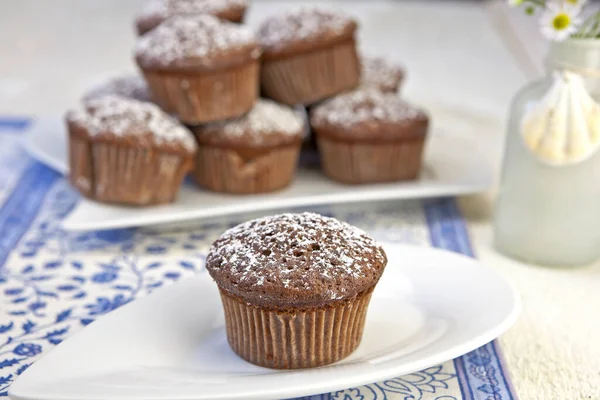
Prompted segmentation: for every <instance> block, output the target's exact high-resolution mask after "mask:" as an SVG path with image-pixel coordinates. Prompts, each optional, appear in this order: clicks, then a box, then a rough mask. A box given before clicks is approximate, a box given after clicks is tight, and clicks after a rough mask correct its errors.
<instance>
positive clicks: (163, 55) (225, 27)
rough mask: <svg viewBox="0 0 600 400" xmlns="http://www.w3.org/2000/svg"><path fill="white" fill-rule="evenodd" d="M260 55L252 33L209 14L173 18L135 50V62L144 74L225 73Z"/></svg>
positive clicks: (140, 40) (137, 45) (142, 38)
mask: <svg viewBox="0 0 600 400" xmlns="http://www.w3.org/2000/svg"><path fill="white" fill-rule="evenodd" d="M261 53H262V50H261V48H260V44H259V42H258V40H257V39H256V37H255V36H254V33H253V32H252V31H251V30H250V29H248V28H247V27H245V26H242V25H238V24H234V23H230V22H225V21H220V20H218V19H217V18H216V17H213V16H211V15H208V14H203V15H199V16H193V17H185V16H175V17H172V18H170V19H168V20H166V21H165V22H164V23H162V24H160V25H159V26H158V27H157V28H156V29H153V30H151V31H150V32H148V33H146V34H145V35H143V36H141V37H139V38H138V40H137V42H136V46H135V59H136V62H137V63H138V65H139V66H140V68H142V69H143V70H145V71H166V72H175V71H177V72H184V73H185V72H188V73H198V72H213V71H222V70H224V69H228V68H235V67H238V66H240V65H245V64H249V63H252V62H256V61H257V60H258V59H260V55H261Z"/></svg>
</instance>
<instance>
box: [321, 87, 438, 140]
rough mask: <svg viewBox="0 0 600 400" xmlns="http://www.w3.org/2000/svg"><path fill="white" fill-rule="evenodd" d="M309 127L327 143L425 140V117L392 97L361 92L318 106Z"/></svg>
mask: <svg viewBox="0 0 600 400" xmlns="http://www.w3.org/2000/svg"><path fill="white" fill-rule="evenodd" d="M310 124H311V127H312V128H313V129H314V131H315V132H316V134H317V136H322V137H326V138H328V139H330V140H340V141H347V142H353V141H361V142H385V141H395V140H410V139H421V138H423V137H425V135H426V134H427V129H428V126H429V117H428V116H427V114H426V113H425V112H424V111H423V110H421V109H419V108H416V107H414V106H412V105H410V104H408V103H406V102H405V101H404V100H402V99H400V98H399V97H398V96H397V95H395V94H391V93H382V92H380V91H378V90H373V89H367V90H364V89H363V90H356V91H354V92H350V93H345V94H342V95H339V96H337V97H334V98H332V99H330V100H327V101H325V102H323V103H321V104H319V105H318V106H316V107H315V108H313V109H312V110H311V116H310Z"/></svg>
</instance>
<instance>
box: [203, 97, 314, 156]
mask: <svg viewBox="0 0 600 400" xmlns="http://www.w3.org/2000/svg"><path fill="white" fill-rule="evenodd" d="M194 132H195V133H196V135H197V137H198V140H199V141H200V142H202V143H210V144H214V145H219V144H220V145H230V146H247V145H251V146H277V145H284V144H288V143H292V142H297V141H298V140H300V139H301V138H302V137H303V135H304V124H303V120H302V118H300V116H299V115H297V114H296V113H295V112H294V110H293V109H291V108H289V107H286V106H283V105H280V104H277V103H275V102H273V101H270V100H264V99H260V100H258V101H257V103H256V104H255V106H254V108H253V109H252V110H251V111H250V112H249V113H248V114H246V115H244V116H242V117H240V118H237V119H233V120H229V121H223V122H216V123H212V124H208V125H204V126H202V127H199V128H196V129H195V130H194Z"/></svg>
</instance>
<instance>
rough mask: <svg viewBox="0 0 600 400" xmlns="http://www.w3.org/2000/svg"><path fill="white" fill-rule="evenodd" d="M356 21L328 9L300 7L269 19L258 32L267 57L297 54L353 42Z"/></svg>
mask: <svg viewBox="0 0 600 400" xmlns="http://www.w3.org/2000/svg"><path fill="white" fill-rule="evenodd" d="M356 27H357V24H356V21H355V20H353V19H352V18H351V17H349V16H347V15H345V14H342V13H339V12H333V11H330V10H326V9H320V8H300V9H297V10H293V11H289V12H286V13H283V14H279V15H276V16H273V17H271V18H268V19H267V20H265V21H264V22H263V23H262V25H261V26H260V28H259V30H258V36H259V39H260V44H261V46H262V47H263V50H264V52H265V56H266V57H277V56H284V55H288V54H297V53H300V52H303V51H308V50H311V49H315V48H318V47H326V46H329V45H331V44H334V43H338V42H342V41H344V40H348V39H352V38H353V37H354V32H355V31H356Z"/></svg>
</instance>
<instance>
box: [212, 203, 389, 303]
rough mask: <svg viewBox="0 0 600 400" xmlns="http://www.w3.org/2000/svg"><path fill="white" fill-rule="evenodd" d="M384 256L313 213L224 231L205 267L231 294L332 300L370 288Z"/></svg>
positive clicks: (366, 240)
mask: <svg viewBox="0 0 600 400" xmlns="http://www.w3.org/2000/svg"><path fill="white" fill-rule="evenodd" d="M385 263H386V258H385V253H384V252H383V250H382V249H381V247H379V246H378V245H377V243H376V242H375V240H374V239H372V238H371V237H369V236H368V235H367V234H366V233H365V232H363V231H362V230H360V229H358V228H356V227H354V226H351V225H349V224H347V223H344V222H341V221H338V220H337V219H334V218H329V217H324V216H321V215H318V214H313V213H302V214H280V215H275V216H271V217H265V218H259V219H255V220H252V221H249V222H246V223H243V224H240V225H238V226H236V227H234V228H231V229H230V230H228V231H226V232H225V233H224V234H223V235H222V236H221V237H220V238H219V239H218V240H217V241H216V242H215V243H214V244H213V246H212V247H211V250H210V253H209V255H208V257H207V268H208V269H209V271H210V272H211V275H212V276H213V277H217V278H216V279H217V282H219V278H218V277H227V278H228V280H229V284H231V285H232V287H229V289H231V290H232V291H234V292H235V291H236V290H239V291H244V290H246V291H253V290H254V291H256V290H259V291H260V290H261V288H262V287H266V286H268V287H270V288H271V289H275V290H278V291H279V292H282V291H283V293H286V292H287V291H289V292H290V293H291V292H294V293H303V292H304V293H306V292H312V293H311V294H312V295H313V296H314V297H316V298H318V299H320V300H335V299H341V298H345V297H346V296H348V295H353V294H357V292H358V291H360V290H364V289H365V286H366V287H367V288H368V287H371V286H373V285H374V284H375V283H376V282H377V280H378V279H379V276H380V275H381V272H382V271H383V267H384V266H385Z"/></svg>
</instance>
